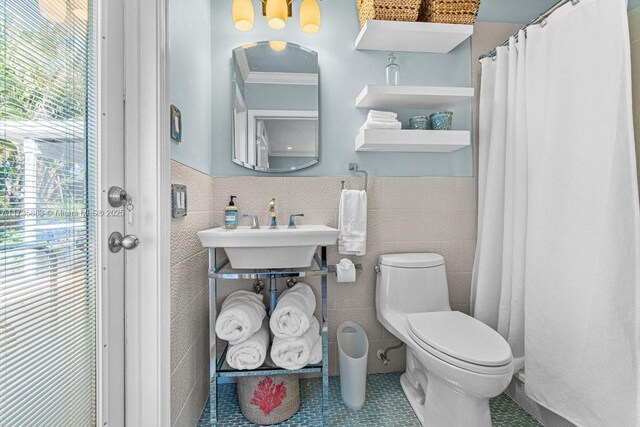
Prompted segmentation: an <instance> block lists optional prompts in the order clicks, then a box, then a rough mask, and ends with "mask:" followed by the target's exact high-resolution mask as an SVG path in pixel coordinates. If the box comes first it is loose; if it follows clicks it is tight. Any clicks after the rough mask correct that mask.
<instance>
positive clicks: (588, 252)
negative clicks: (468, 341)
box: [472, 0, 640, 427]
mask: <svg viewBox="0 0 640 427" xmlns="http://www.w3.org/2000/svg"><path fill="white" fill-rule="evenodd" d="M626 3H627V2H626V0H581V1H579V2H577V3H576V4H575V5H574V4H572V3H571V2H569V3H567V4H566V5H564V6H562V7H561V8H560V9H558V10H557V11H556V12H554V13H553V14H552V15H551V16H550V17H549V18H548V19H547V21H546V25H544V26H540V25H535V26H531V27H529V29H528V33H527V37H526V40H525V37H524V35H523V34H522V33H521V34H520V36H519V38H518V42H517V43H515V42H514V40H511V43H510V48H509V49H507V48H499V49H498V52H497V57H496V60H495V61H494V60H492V59H484V60H483V61H482V72H483V76H482V82H481V84H482V88H481V100H480V135H479V136H480V152H479V166H480V169H479V214H478V220H479V226H478V244H477V252H476V263H475V266H474V276H473V288H472V308H473V314H474V316H475V317H476V318H478V319H480V320H482V321H483V322H485V323H487V324H489V325H490V326H492V327H494V328H495V329H496V330H498V331H499V332H500V333H501V334H502V335H503V336H504V337H505V338H506V339H507V340H508V342H509V344H510V345H511V348H512V351H513V353H514V358H515V359H516V362H517V364H516V367H519V366H521V364H522V360H523V359H522V356H524V361H525V365H526V382H525V387H526V392H527V394H528V395H529V396H530V397H531V398H533V399H534V400H536V401H537V402H538V403H540V404H542V405H543V406H545V407H547V408H549V409H551V410H552V411H554V412H556V413H558V414H560V415H561V416H563V417H565V418H567V419H568V420H570V421H572V422H573V423H575V424H577V425H579V426H594V427H595V426H616V427H617V426H624V427H626V426H638V425H640V408H639V406H640V403H639V399H640V394H639V391H638V390H639V388H640V382H639V381H640V380H639V372H638V369H639V368H638V364H639V360H638V359H639V350H640V342H639V341H640V309H639V306H640V290H639V287H640V283H639V277H640V209H639V203H640V202H639V200H638V188H637V181H636V165H635V153H634V142H633V125H632V112H631V99H630V97H631V83H630V51H629V49H630V48H629V33H628V23H627V13H626V6H627V5H626ZM525 49H526V50H525Z"/></svg>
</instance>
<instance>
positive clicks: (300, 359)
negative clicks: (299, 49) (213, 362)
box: [271, 285, 322, 370]
mask: <svg viewBox="0 0 640 427" xmlns="http://www.w3.org/2000/svg"><path fill="white" fill-rule="evenodd" d="M296 286H297V285H296ZM271 360H273V363H275V364H276V365H277V366H279V367H281V368H284V369H290V370H291V369H300V368H303V367H305V366H307V365H309V364H314V363H318V362H320V361H321V360H322V338H321V337H320V323H319V322H318V319H316V318H315V317H312V320H311V327H310V328H309V329H307V331H306V332H305V333H304V335H302V336H301V337H298V338H295V339H286V338H279V337H275V338H274V339H273V344H272V345H271Z"/></svg>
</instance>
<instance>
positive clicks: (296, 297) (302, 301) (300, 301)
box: [269, 282, 316, 338]
mask: <svg viewBox="0 0 640 427" xmlns="http://www.w3.org/2000/svg"><path fill="white" fill-rule="evenodd" d="M315 310H316V296H315V294H314V293H313V289H311V286H309V285H307V284H306V283H304V282H298V283H297V284H296V285H295V286H294V287H293V288H291V289H287V290H286V291H284V292H283V293H282V295H280V297H279V298H278V305H277V306H276V309H275V310H274V311H273V314H272V315H271V321H270V322H269V326H271V332H272V333H273V335H275V336H276V337H279V338H297V337H301V336H302V335H304V333H305V332H307V330H308V329H309V327H310V326H311V321H312V319H313V312H314V311H315Z"/></svg>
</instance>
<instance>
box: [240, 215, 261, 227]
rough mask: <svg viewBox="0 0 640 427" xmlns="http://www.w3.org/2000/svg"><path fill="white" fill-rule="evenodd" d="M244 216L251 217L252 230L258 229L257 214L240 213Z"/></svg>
mask: <svg viewBox="0 0 640 427" xmlns="http://www.w3.org/2000/svg"><path fill="white" fill-rule="evenodd" d="M242 216H243V217H244V218H249V217H251V229H252V230H259V229H260V221H258V215H254V214H244V215H242Z"/></svg>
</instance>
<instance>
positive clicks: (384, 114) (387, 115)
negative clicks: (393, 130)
mask: <svg viewBox="0 0 640 427" xmlns="http://www.w3.org/2000/svg"><path fill="white" fill-rule="evenodd" d="M367 118H369V119H382V120H386V119H392V120H395V119H397V118H398V114H396V113H394V112H391V111H378V110H370V111H369V114H367Z"/></svg>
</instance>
